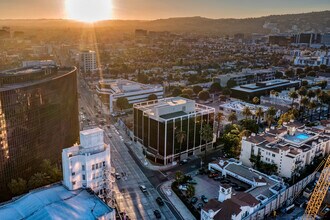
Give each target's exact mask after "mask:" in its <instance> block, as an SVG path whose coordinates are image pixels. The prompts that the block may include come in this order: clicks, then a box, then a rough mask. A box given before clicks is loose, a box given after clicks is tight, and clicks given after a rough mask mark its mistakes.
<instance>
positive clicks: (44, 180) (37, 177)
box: [28, 173, 50, 189]
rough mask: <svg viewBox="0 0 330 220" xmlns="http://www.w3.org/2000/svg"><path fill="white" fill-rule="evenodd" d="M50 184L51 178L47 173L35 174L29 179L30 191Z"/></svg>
mask: <svg viewBox="0 0 330 220" xmlns="http://www.w3.org/2000/svg"><path fill="white" fill-rule="evenodd" d="M49 183H50V176H48V175H47V174H46V173H35V174H34V175H33V176H31V178H30V179H29V182H28V186H29V189H35V188H38V187H41V186H45V185H48V184H49Z"/></svg>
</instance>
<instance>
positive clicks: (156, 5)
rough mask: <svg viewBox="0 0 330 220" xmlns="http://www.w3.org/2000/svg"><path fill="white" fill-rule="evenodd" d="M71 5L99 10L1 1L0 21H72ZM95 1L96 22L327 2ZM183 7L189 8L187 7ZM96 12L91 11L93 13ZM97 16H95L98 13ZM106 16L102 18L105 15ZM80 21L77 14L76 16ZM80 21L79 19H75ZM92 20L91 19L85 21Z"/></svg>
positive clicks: (236, 13)
mask: <svg viewBox="0 0 330 220" xmlns="http://www.w3.org/2000/svg"><path fill="white" fill-rule="evenodd" d="M72 2H73V5H75V9H76V10H78V11H80V12H81V13H84V15H86V16H85V17H88V15H87V13H90V12H92V10H97V12H99V10H100V7H97V5H98V4H94V5H95V7H90V6H89V7H87V8H88V9H89V11H88V10H86V8H85V10H83V9H82V8H83V7H84V2H83V1H79V5H78V4H77V1H76V0H50V1H47V2H45V1H41V0H32V1H29V2H26V1H22V0H13V1H7V0H6V1H2V2H0V19H40V18H45V19H48V18H49V19H72V18H73V19H74V18H75V17H77V16H75V17H73V16H72V10H68V8H67V5H68V4H71V3H72ZM97 2H106V3H102V4H104V5H105V4H106V7H108V8H109V11H108V10H107V11H104V9H103V11H102V14H103V16H101V17H98V19H97V20H108V19H114V20H154V19H162V18H170V17H192V16H202V17H208V18H247V17H260V16H267V15H274V14H288V13H305V12H311V11H322V10H330V2H329V1H326V0H316V1H307V0H303V1H298V0H293V1H289V2H288V1H283V0H280V1H276V2H273V1H269V0H266V1H260V0H253V1H248V2H246V1H240V0H234V1H229V0H222V1H214V0H208V1H207V4H205V1H199V0H182V1H177V2H175V1H173V0H169V1H166V3H164V2H156V1H151V0H142V1H135V0H121V1H118V0H109V1H107V0H97ZM187 5H188V6H189V7H187ZM95 13H96V12H93V14H95ZM98 14H99V13H98ZM105 14H106V15H105ZM78 17H79V18H81V15H80V16H78ZM78 20H81V19H78ZM89 20H93V19H89Z"/></svg>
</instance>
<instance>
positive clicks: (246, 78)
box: [213, 68, 278, 87]
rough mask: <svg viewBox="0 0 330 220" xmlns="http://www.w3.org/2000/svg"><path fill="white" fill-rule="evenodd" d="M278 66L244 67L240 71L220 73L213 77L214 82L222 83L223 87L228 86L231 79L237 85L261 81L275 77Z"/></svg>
mask: <svg viewBox="0 0 330 220" xmlns="http://www.w3.org/2000/svg"><path fill="white" fill-rule="evenodd" d="M276 71H278V69H276V68H270V69H243V70H242V72H240V73H229V74H225V75H219V76H217V77H214V78H213V82H217V83H220V85H221V86H222V87H226V86H227V83H228V81H229V80H232V81H234V82H235V83H236V85H237V86H240V85H245V84H249V83H256V82H261V81H268V80H273V79H275V73H276Z"/></svg>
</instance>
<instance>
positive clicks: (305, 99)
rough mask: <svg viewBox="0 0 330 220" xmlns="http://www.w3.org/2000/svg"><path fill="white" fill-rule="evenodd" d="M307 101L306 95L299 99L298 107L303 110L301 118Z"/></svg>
mask: <svg viewBox="0 0 330 220" xmlns="http://www.w3.org/2000/svg"><path fill="white" fill-rule="evenodd" d="M308 103H309V99H308V98H307V97H306V96H304V97H302V98H301V99H300V107H301V108H300V109H302V111H303V113H302V118H303V117H304V111H305V108H306V106H307V105H308Z"/></svg>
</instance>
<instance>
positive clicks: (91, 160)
mask: <svg viewBox="0 0 330 220" xmlns="http://www.w3.org/2000/svg"><path fill="white" fill-rule="evenodd" d="M62 167H63V184H64V185H65V186H66V187H67V188H68V189H69V190H77V189H80V188H91V189H92V190H93V191H94V192H95V193H97V194H100V195H104V194H106V193H109V191H111V187H112V186H111V173H110V171H111V164H110V147H109V145H107V144H105V143H104V141H103V130H102V129H100V128H94V129H89V130H85V131H81V132H80V145H76V146H73V147H70V148H66V149H63V151H62ZM112 179H113V178H112Z"/></svg>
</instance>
